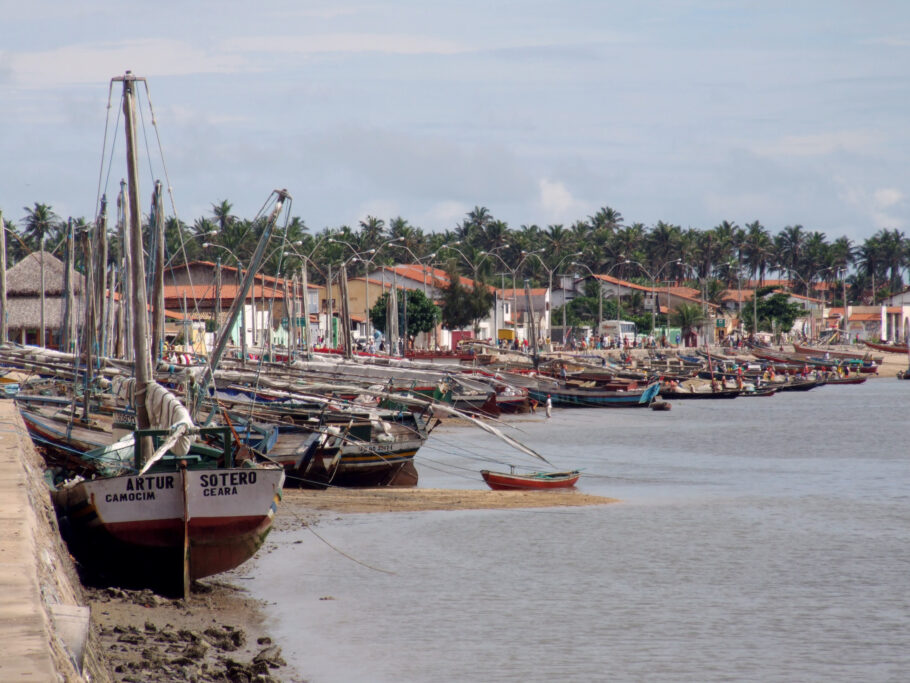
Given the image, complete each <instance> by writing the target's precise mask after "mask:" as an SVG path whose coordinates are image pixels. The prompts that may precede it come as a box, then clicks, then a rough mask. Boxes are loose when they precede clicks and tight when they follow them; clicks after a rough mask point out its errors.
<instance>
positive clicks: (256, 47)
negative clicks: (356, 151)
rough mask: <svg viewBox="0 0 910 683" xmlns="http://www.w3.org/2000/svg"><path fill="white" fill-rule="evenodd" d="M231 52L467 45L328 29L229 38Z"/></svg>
mask: <svg viewBox="0 0 910 683" xmlns="http://www.w3.org/2000/svg"><path fill="white" fill-rule="evenodd" d="M222 47H223V48H224V49H225V50H226V51H227V52H261V53H283V54H324V53H357V52H380V53H384V54H395V55H419V54H456V53H459V52H464V51H465V50H466V47H465V46H464V45H462V44H460V43H457V42H455V41H451V40H442V39H440V38H434V37H431V36H416V35H410V34H406V33H326V34H318V35H316V34H314V35H301V36H245V37H240V38H235V39H233V40H228V41H225V42H224V43H223V45H222Z"/></svg>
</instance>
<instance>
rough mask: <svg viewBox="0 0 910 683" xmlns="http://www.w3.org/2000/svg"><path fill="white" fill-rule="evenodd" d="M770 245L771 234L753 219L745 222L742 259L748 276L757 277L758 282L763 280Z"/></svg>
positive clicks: (769, 255) (771, 243)
mask: <svg viewBox="0 0 910 683" xmlns="http://www.w3.org/2000/svg"><path fill="white" fill-rule="evenodd" d="M772 247H773V242H772V241H771V236H770V235H769V234H768V231H767V230H765V228H764V226H763V225H762V224H761V223H759V222H758V221H753V222H752V223H747V224H746V235H745V237H744V239H743V244H742V251H743V256H744V261H745V264H746V266H747V267H748V271H749V276H750V277H752V278H757V279H758V281H759V283H761V282H764V279H765V271H766V270H767V269H768V264H769V259H770V257H771V249H772Z"/></svg>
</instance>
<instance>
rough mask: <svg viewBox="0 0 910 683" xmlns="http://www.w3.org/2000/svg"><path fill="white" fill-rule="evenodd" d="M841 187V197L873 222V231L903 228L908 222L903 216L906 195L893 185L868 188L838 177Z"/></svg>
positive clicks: (864, 217) (859, 213) (858, 212)
mask: <svg viewBox="0 0 910 683" xmlns="http://www.w3.org/2000/svg"><path fill="white" fill-rule="evenodd" d="M836 182H837V184H838V185H839V187H840V192H839V198H840V199H841V200H842V201H843V202H844V203H845V204H847V205H848V206H850V207H851V208H852V209H853V210H855V211H856V213H857V214H858V215H860V216H862V217H863V219H865V220H866V221H868V222H869V223H871V227H872V231H875V230H881V229H883V228H887V229H898V230H903V229H905V228H906V227H907V222H906V220H905V219H904V218H902V217H901V215H902V214H904V213H906V212H905V211H902V210H901V207H902V206H903V204H904V203H905V199H906V197H905V195H904V193H903V192H901V191H900V190H898V189H896V188H893V187H880V188H877V189H873V190H868V189H866V188H864V187H862V186H861V185H858V184H856V183H851V182H850V181H848V180H846V179H844V178H837V179H836Z"/></svg>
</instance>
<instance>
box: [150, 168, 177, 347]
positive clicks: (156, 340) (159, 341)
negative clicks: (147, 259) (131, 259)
mask: <svg viewBox="0 0 910 683" xmlns="http://www.w3.org/2000/svg"><path fill="white" fill-rule="evenodd" d="M152 212H153V217H154V220H153V221H152V225H150V226H149V228H150V230H154V236H155V239H154V242H153V244H154V245H155V254H154V265H153V272H152V360H153V362H154V363H156V364H157V362H158V360H159V359H160V358H161V350H162V347H163V342H164V200H163V198H162V196H161V181H160V180H156V181H155V191H154V192H153V193H152ZM184 298H185V296H184Z"/></svg>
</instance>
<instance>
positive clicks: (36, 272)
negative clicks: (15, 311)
mask: <svg viewBox="0 0 910 683" xmlns="http://www.w3.org/2000/svg"><path fill="white" fill-rule="evenodd" d="M42 256H43V258H44V296H45V297H53V296H61V295H63V294H64V286H63V285H64V282H65V280H66V264H64V263H63V261H61V260H60V259H58V258H57V257H56V256H54V255H53V254H51V253H50V252H47V251H45V252H40V251H37V252H33V253H31V254H29V255H28V256H26V257H25V258H24V259H22V260H21V261H19V263H17V264H16V265H14V266H13V267H12V268H9V269H8V270H7V271H6V295H7V297H9V298H10V299H12V298H14V297H20V296H38V297H40V296H41V259H42ZM84 282H85V278H84V277H83V276H82V274H81V273H78V272H76V271H75V270H74V271H73V293H74V294H76V295H77V296H78V295H79V294H81V293H82V286H83V283H84ZM11 307H12V306H11Z"/></svg>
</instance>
